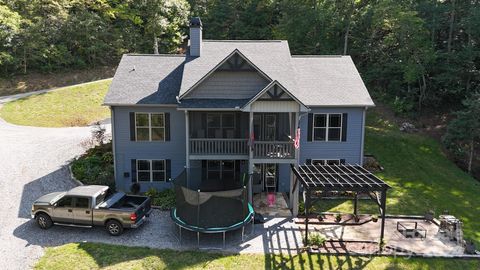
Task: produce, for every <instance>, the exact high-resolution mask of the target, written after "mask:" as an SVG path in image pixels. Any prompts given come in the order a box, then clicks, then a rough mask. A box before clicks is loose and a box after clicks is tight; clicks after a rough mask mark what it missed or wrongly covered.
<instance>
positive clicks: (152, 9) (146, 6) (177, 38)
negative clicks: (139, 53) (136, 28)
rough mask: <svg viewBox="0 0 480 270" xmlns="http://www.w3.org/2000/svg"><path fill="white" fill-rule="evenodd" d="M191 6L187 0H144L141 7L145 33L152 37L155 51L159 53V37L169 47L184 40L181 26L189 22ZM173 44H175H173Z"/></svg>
mask: <svg viewBox="0 0 480 270" xmlns="http://www.w3.org/2000/svg"><path fill="white" fill-rule="evenodd" d="M189 9H190V6H189V4H188V2H186V1H185V0H144V1H142V4H141V6H140V8H139V10H140V17H141V19H142V22H143V23H142V25H143V27H144V30H145V33H146V34H147V35H148V36H151V37H152V42H153V52H154V53H155V54H158V53H159V38H164V39H165V41H164V42H163V45H164V46H165V47H167V48H168V49H170V50H171V49H172V47H174V46H178V45H179V44H180V43H181V42H182V41H183V35H182V31H181V28H182V27H184V26H186V25H187V23H188V16H189ZM172 45H173V46H172Z"/></svg>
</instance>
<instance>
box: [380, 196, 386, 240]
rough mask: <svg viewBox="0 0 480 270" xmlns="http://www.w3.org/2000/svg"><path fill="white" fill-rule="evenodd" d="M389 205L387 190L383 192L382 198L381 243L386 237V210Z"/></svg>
mask: <svg viewBox="0 0 480 270" xmlns="http://www.w3.org/2000/svg"><path fill="white" fill-rule="evenodd" d="M386 204H387V190H386V189H384V190H382V195H381V197H380V209H381V210H382V213H381V214H382V223H381V231H380V243H382V242H383V238H384V236H385V209H386Z"/></svg>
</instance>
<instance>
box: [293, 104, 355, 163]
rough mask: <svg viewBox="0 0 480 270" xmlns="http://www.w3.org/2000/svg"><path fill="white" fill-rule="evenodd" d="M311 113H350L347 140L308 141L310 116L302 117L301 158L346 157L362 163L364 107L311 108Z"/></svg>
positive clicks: (349, 161) (350, 160)
mask: <svg viewBox="0 0 480 270" xmlns="http://www.w3.org/2000/svg"><path fill="white" fill-rule="evenodd" d="M311 109H312V110H311V111H310V113H312V114H313V113H348V122H347V134H346V135H347V140H346V141H344V142H342V141H340V142H315V141H311V142H310V141H307V137H310V136H309V134H308V117H307V115H306V114H305V115H304V116H303V117H302V118H301V119H300V128H301V136H300V139H301V140H300V160H299V162H300V163H301V164H302V163H304V162H306V160H307V159H345V161H346V163H352V164H355V163H358V164H360V163H361V159H362V157H361V148H362V130H363V128H364V127H363V124H362V119H363V113H364V108H315V107H314V108H311Z"/></svg>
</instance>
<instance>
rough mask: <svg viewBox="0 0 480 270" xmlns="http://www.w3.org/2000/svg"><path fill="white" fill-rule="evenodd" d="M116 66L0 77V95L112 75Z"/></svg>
mask: <svg viewBox="0 0 480 270" xmlns="http://www.w3.org/2000/svg"><path fill="white" fill-rule="evenodd" d="M115 69H116V67H112V66H103V67H96V68H89V69H84V70H71V71H64V72H56V73H31V74H27V75H17V76H13V77H10V78H0V96H7V95H13V94H19V93H25V92H31V91H38V90H43V89H51V88H56V87H62V86H68V85H73V84H79V83H84V82H90V81H96V80H101V79H107V78H111V77H113V75H114V74H115Z"/></svg>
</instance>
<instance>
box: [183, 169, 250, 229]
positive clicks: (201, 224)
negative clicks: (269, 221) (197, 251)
mask: <svg viewBox="0 0 480 270" xmlns="http://www.w3.org/2000/svg"><path fill="white" fill-rule="evenodd" d="M217 181H222V180H217ZM242 182H243V181H238V183H236V184H235V185H230V187H231V188H232V189H230V190H220V191H210V190H215V189H212V183H209V184H208V186H209V189H208V190H209V191H201V188H202V185H205V181H202V177H201V172H200V171H199V170H196V169H186V170H185V171H184V172H182V174H181V175H179V177H177V178H176V179H175V181H174V187H175V193H176V216H177V218H179V219H180V220H181V221H183V222H185V223H186V224H187V225H189V226H192V227H196V228H198V229H200V230H202V229H203V230H214V229H216V228H218V229H221V228H224V229H225V228H228V227H233V226H238V225H241V224H243V222H244V221H245V219H246V218H247V216H248V215H249V214H250V213H249V208H248V199H247V189H246V187H245V186H244V185H243V184H244V183H242Z"/></svg>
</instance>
